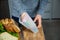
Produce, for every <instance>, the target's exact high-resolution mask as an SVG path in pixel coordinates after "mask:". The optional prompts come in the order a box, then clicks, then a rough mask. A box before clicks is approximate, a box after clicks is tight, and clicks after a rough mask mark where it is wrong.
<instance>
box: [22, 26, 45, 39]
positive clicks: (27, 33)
mask: <svg viewBox="0 0 60 40" xmlns="http://www.w3.org/2000/svg"><path fill="white" fill-rule="evenodd" d="M23 33H24V40H45V36H44V32H43V28H42V27H41V28H40V29H39V32H38V33H36V34H34V33H33V32H31V31H30V30H28V29H24V31H23Z"/></svg>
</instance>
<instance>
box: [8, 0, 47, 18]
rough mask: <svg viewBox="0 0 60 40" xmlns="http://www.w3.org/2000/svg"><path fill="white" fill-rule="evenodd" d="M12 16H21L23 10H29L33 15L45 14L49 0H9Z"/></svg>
mask: <svg viewBox="0 0 60 40" xmlns="http://www.w3.org/2000/svg"><path fill="white" fill-rule="evenodd" d="M8 3H9V9H10V17H12V16H15V17H18V18H19V17H20V15H21V14H22V13H23V12H27V13H28V14H29V15H30V16H31V17H35V15H36V14H37V13H38V14H43V13H44V11H45V7H46V6H47V3H48V0H8Z"/></svg>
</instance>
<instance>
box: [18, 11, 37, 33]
mask: <svg viewBox="0 0 60 40" xmlns="http://www.w3.org/2000/svg"><path fill="white" fill-rule="evenodd" d="M22 17H23V18H22V19H20V20H19V22H20V23H21V24H22V25H24V26H25V27H26V28H27V29H29V30H31V31H32V32H34V33H37V32H38V28H37V26H36V24H35V23H34V21H33V20H32V19H31V17H30V16H29V15H28V14H27V13H26V12H24V13H23V16H22Z"/></svg>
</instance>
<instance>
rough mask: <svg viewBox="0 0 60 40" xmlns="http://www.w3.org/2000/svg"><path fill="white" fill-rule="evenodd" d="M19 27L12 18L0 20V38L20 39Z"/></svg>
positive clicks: (4, 39) (1, 39)
mask: <svg viewBox="0 0 60 40" xmlns="http://www.w3.org/2000/svg"><path fill="white" fill-rule="evenodd" d="M19 32H20V29H19V27H18V25H16V22H15V21H14V20H13V19H8V18H6V19H2V20H0V40H20V36H19Z"/></svg>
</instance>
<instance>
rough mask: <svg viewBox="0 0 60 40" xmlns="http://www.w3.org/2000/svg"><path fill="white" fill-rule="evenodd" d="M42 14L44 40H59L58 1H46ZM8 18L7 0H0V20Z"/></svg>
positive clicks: (59, 19)
mask: <svg viewBox="0 0 60 40" xmlns="http://www.w3.org/2000/svg"><path fill="white" fill-rule="evenodd" d="M48 1H49V3H48V5H47V8H46V11H45V13H44V14H42V25H43V30H44V34H45V39H46V40H60V0H48ZM5 17H7V18H9V7H8V0H0V19H2V18H5Z"/></svg>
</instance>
